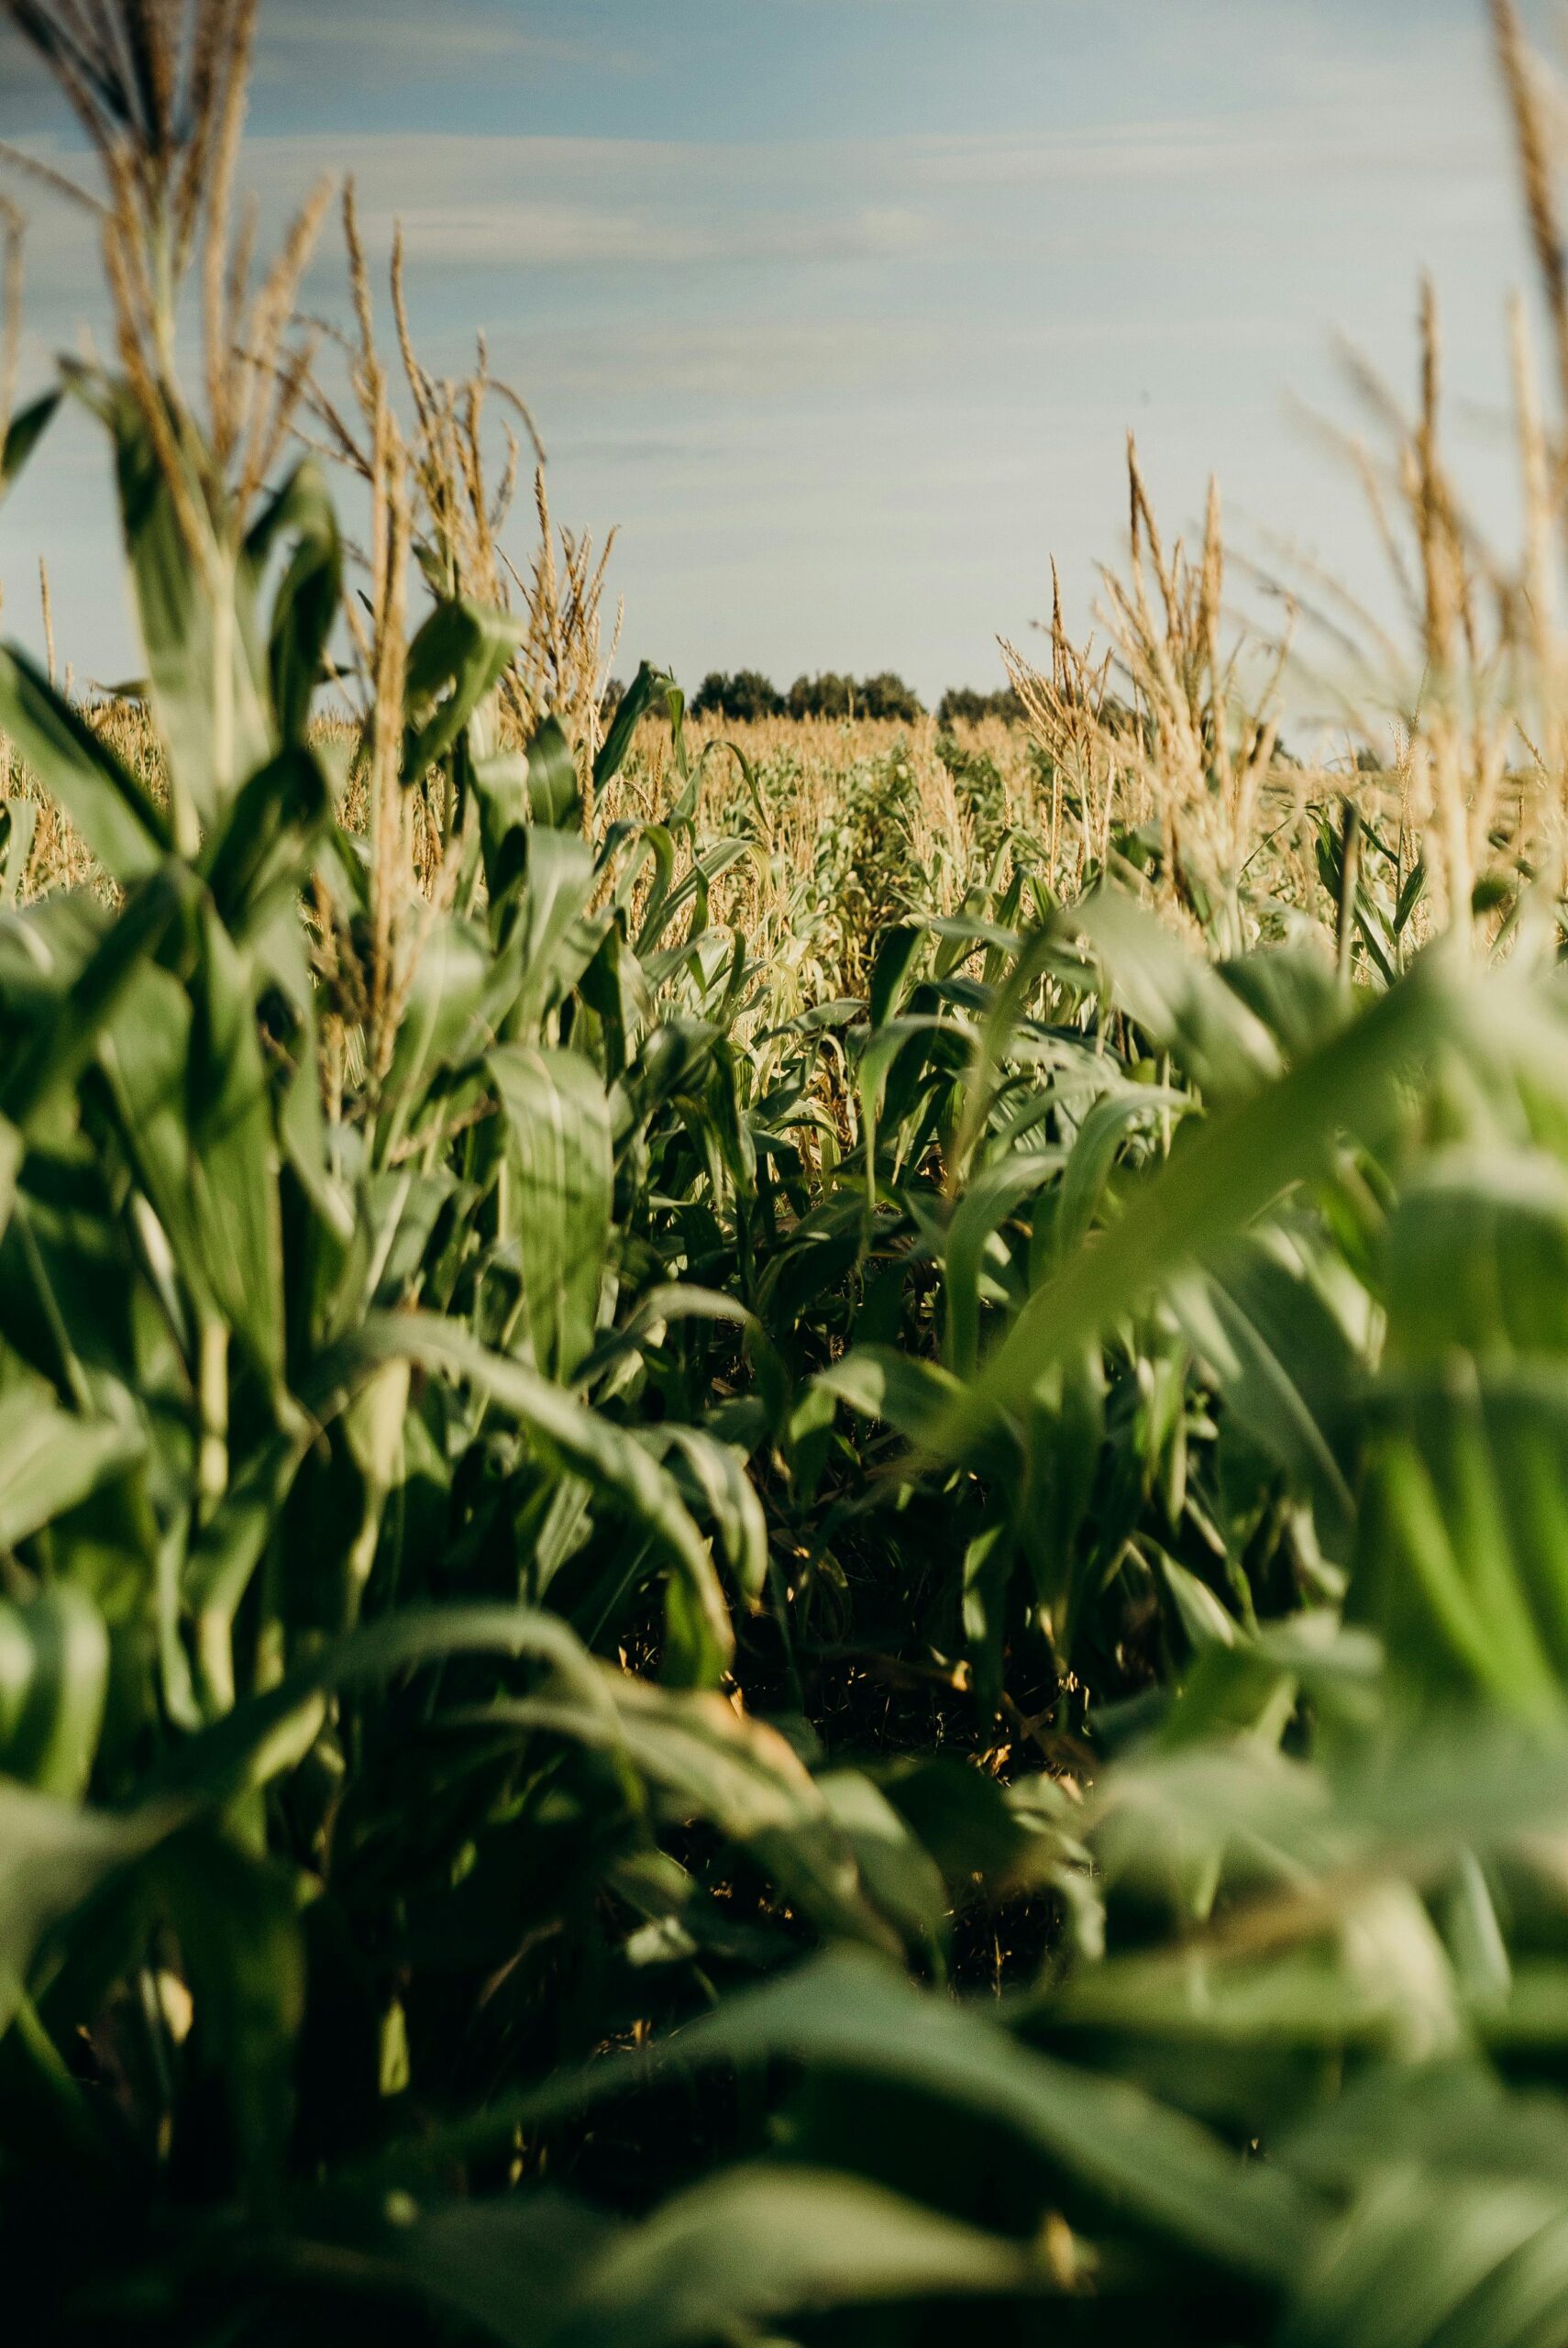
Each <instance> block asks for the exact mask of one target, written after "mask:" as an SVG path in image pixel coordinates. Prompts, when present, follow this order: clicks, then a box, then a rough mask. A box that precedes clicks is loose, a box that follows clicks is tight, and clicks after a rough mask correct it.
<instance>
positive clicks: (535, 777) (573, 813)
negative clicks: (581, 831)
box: [528, 717, 582, 832]
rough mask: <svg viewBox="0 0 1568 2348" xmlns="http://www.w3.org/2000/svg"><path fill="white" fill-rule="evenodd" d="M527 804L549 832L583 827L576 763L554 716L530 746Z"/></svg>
mask: <svg viewBox="0 0 1568 2348" xmlns="http://www.w3.org/2000/svg"><path fill="white" fill-rule="evenodd" d="M528 805H529V809H530V812H531V814H532V816H533V820H534V822H535V823H536V824H539V825H544V826H545V828H546V829H547V830H549V831H554V832H562V831H570V830H572V829H574V828H576V827H578V826H579V825H580V820H581V812H582V793H581V791H580V787H579V783H578V779H577V761H576V759H574V758H573V757H572V754H571V744H570V743H569V741H568V740H567V737H566V736H565V735H564V734H563V733H562V731H561V728H560V724H559V721H558V719H556V718H554V717H547V718H546V720H545V722H544V724H543V725H541V726H540V728H539V730H538V732H537V733H536V735H535V737H534V738H533V740H532V742H530V744H529V745H528Z"/></svg>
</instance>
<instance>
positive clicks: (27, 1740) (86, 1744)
mask: <svg viewBox="0 0 1568 2348" xmlns="http://www.w3.org/2000/svg"><path fill="white" fill-rule="evenodd" d="M6 1414H7V1406H6V1404H5V1403H0V1420H4V1419H5V1417H6ZM35 1432H36V1431H35ZM71 1440H72V1438H71V1436H70V1434H69V1433H65V1434H57V1435H56V1445H57V1449H58V1450H65V1449H66V1448H67V1447H68V1446H69V1445H71ZM5 1441H6V1434H5V1431H4V1430H3V1429H0V1444H4V1443H5ZM85 1447H86V1449H87V1451H88V1455H89V1466H91V1464H92V1462H93V1454H94V1445H93V1443H92V1439H91V1434H89V1438H88V1442H87V1445H86V1446H85ZM102 1456H103V1455H102V1450H101V1447H100V1448H99V1451H98V1457H99V1459H100V1460H101V1459H102ZM16 1498H17V1493H16V1490H15V1487H14V1486H13V1487H12V1489H11V1490H9V1491H7V1492H6V1494H5V1495H4V1496H0V1507H6V1506H7V1504H10V1505H14V1504H15V1501H16ZM36 1504H37V1500H36V1497H35V1505H36ZM52 1512H53V1511H52V1510H51V1513H52ZM108 1680H109V1641H108V1634H107V1633H106V1631H105V1627H104V1619H103V1616H102V1615H101V1614H100V1613H99V1611H98V1610H97V1608H96V1607H95V1606H94V1604H93V1601H92V1600H91V1599H90V1598H88V1597H87V1596H86V1595H85V1593H84V1592H83V1591H82V1590H80V1589H73V1588H72V1586H71V1585H70V1584H69V1583H61V1584H60V1585H58V1586H56V1587H54V1588H50V1589H43V1590H40V1591H39V1595H38V1596H37V1597H36V1598H34V1599H31V1600H28V1602H26V1603H25V1604H21V1605H18V1604H16V1603H14V1602H13V1601H12V1600H5V1599H0V1771H3V1772H4V1773H5V1775H6V1777H8V1778H19V1779H20V1780H21V1781H22V1783H23V1784H24V1785H29V1786H35V1787H37V1789H38V1790H39V1792H40V1793H46V1794H56V1795H59V1796H61V1798H63V1799H69V1798H71V1797H72V1796H78V1795H80V1794H82V1793H83V1791H84V1790H85V1789H86V1784H87V1779H88V1777H89V1775H90V1773H91V1770H92V1767H93V1761H94V1755H95V1754H96V1752H97V1749H98V1736H99V1732H100V1730H101V1728H102V1726H103V1721H104V1704H105V1696H106V1694H107V1690H108Z"/></svg>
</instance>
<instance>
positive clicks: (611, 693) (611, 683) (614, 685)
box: [599, 677, 626, 720]
mask: <svg viewBox="0 0 1568 2348" xmlns="http://www.w3.org/2000/svg"><path fill="white" fill-rule="evenodd" d="M625 698H626V680H625V679H624V677H611V678H609V679H608V680H607V681H606V683H605V687H604V691H603V692H602V693H601V694H600V696H599V714H600V716H601V717H602V718H604V719H606V720H608V719H610V718H612V717H613V716H614V714H615V712H616V711H617V710H618V709H619V708H620V706H621V703H623V702H624V700H625Z"/></svg>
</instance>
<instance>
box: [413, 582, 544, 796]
mask: <svg viewBox="0 0 1568 2348" xmlns="http://www.w3.org/2000/svg"><path fill="white" fill-rule="evenodd" d="M521 641H522V630H521V628H520V627H519V626H518V623H517V622H516V621H515V620H514V619H513V618H512V616H511V615H510V614H509V613H506V612H498V611H490V610H487V609H486V608H485V607H484V606H483V605H482V604H471V603H469V602H467V601H466V600H464V599H462V598H460V597H459V598H458V599H456V600H454V601H452V602H450V603H444V604H437V605H436V609H435V611H433V612H432V613H431V615H430V617H429V618H428V619H427V620H426V621H425V625H424V626H423V627H422V628H421V629H420V630H419V633H418V635H417V636H416V637H414V642H413V643H412V644H411V645H410V646H409V648H408V670H407V676H406V680H405V682H404V687H403V714H404V723H405V731H404V737H403V780H404V781H407V782H417V781H419V780H420V778H421V777H422V776H423V775H425V774H427V773H428V772H429V770H430V769H431V768H432V767H433V766H436V765H438V764H439V762H440V760H441V759H444V758H445V757H446V756H447V752H448V751H449V750H450V749H452V748H453V747H454V746H455V744H456V742H457V740H458V736H459V735H460V734H461V733H462V732H463V729H464V728H465V726H466V725H468V724H469V720H470V718H472V716H473V715H474V714H475V712H476V711H477V710H478V708H479V707H480V703H481V702H483V701H484V699H485V698H486V696H487V695H488V694H490V693H491V692H494V690H495V688H496V685H497V683H498V682H499V681H500V679H501V676H502V672H503V670H505V669H506V667H507V664H508V663H509V661H510V660H511V659H512V658H513V655H514V653H515V652H516V649H517V647H518V645H519V643H520V642H521Z"/></svg>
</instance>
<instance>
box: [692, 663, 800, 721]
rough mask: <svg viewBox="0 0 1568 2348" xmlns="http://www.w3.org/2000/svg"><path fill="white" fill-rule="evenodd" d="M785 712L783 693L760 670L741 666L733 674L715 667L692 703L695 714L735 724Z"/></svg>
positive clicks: (704, 679) (704, 680) (705, 678)
mask: <svg viewBox="0 0 1568 2348" xmlns="http://www.w3.org/2000/svg"><path fill="white" fill-rule="evenodd" d="M691 714H692V715H693V717H708V716H713V717H722V718H723V719H724V720H725V721H726V722H727V723H728V724H730V725H741V724H745V722H746V721H747V720H748V719H752V718H757V717H781V716H782V715H783V714H784V696H783V694H782V693H781V692H779V691H778V686H777V685H776V684H775V683H774V682H773V680H772V679H771V677H765V676H764V675H763V674H762V671H761V670H760V669H739V670H736V672H735V674H734V676H733V677H731V676H726V675H725V674H724V673H723V670H718V669H715V670H712V671H711V673H710V674H709V675H708V676H706V677H704V678H703V680H702V682H701V686H700V688H699V690H698V692H697V697H696V699H695V700H694V701H693V703H692V704H691Z"/></svg>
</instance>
